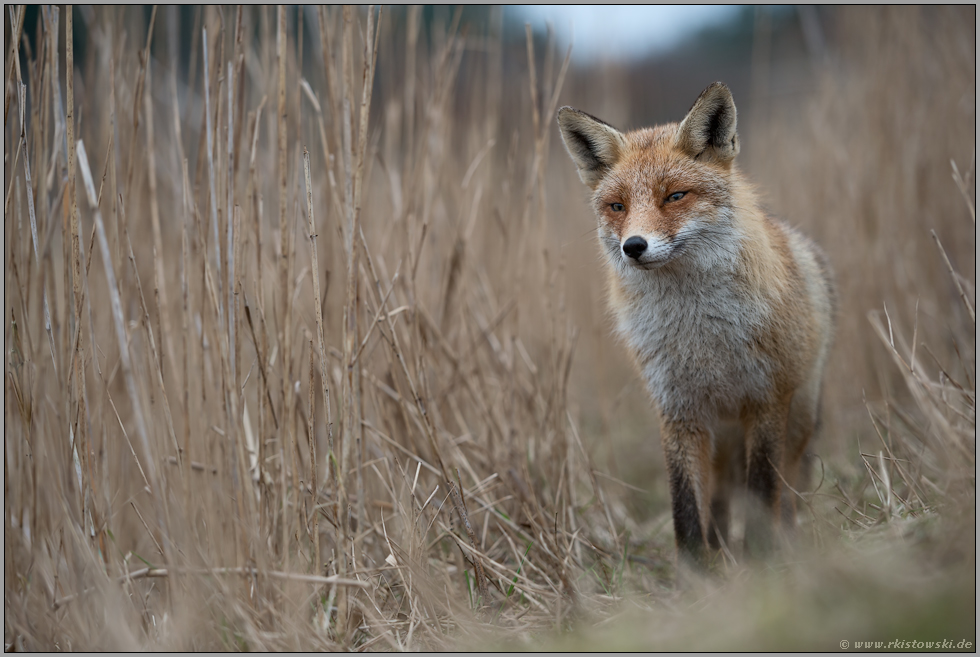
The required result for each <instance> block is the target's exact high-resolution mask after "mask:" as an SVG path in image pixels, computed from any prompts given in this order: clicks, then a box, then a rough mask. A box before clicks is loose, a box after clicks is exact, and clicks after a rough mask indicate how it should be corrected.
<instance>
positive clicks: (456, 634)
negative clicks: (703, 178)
mask: <svg viewBox="0 0 980 657" xmlns="http://www.w3.org/2000/svg"><path fill="white" fill-rule="evenodd" d="M32 11H33V10H32ZM866 11H868V12H871V13H870V14H869V15H857V16H853V17H848V16H845V17H844V18H845V20H844V23H843V24H845V25H847V24H849V22H848V20H847V19H848V18H850V19H853V20H851V22H852V23H854V24H856V25H858V26H860V25H864V26H866V28H867V30H868V32H867V33H866V32H861V33H859V34H848V33H846V32H843V33H842V34H841V35H840V37H839V43H838V42H834V44H835V46H834V47H835V48H837V49H836V50H834V51H833V52H834V53H839V57H840V59H839V60H837V61H836V62H834V63H833V64H832V65H836V66H839V67H840V70H838V71H831V74H828V75H826V76H825V77H823V78H822V79H821V80H820V83H819V84H818V85H816V87H815V89H814V90H813V91H812V92H811V93H808V94H807V95H806V96H805V97H803V98H802V99H797V100H796V102H795V104H794V103H792V102H791V103H789V104H786V105H782V104H778V103H776V102H775V101H774V102H773V110H772V111H773V114H774V120H773V121H772V122H771V126H770V129H769V130H767V131H760V130H754V131H753V132H754V133H755V134H756V135H757V139H758V141H757V142H756V143H757V144H758V146H756V147H754V148H758V149H759V150H758V153H772V152H778V153H780V156H779V157H778V158H768V159H767V158H763V157H757V156H756V154H755V153H754V152H752V151H748V149H747V154H746V155H747V158H746V161H747V163H748V166H749V168H750V173H752V174H753V175H754V177H755V179H756V180H757V181H758V182H759V183H760V185H761V186H762V187H764V189H766V190H767V191H768V192H769V198H770V200H771V202H772V204H773V206H774V207H775V208H776V209H777V210H779V211H780V212H782V213H784V214H786V215H787V216H790V217H792V218H794V221H796V222H798V223H800V224H801V225H802V226H804V228H805V230H806V231H807V232H809V233H811V234H814V235H815V236H816V237H817V238H818V240H819V241H820V242H821V243H822V244H824V246H825V247H826V248H827V250H828V251H829V252H830V254H831V258H832V259H833V260H834V263H835V265H836V268H837V270H838V277H839V279H840V281H841V283H842V291H843V297H842V298H843V303H842V307H841V332H840V338H839V344H838V348H837V352H836V356H835V357H836V358H837V360H836V364H835V365H834V366H833V367H834V368H835V369H832V371H831V374H830V376H829V380H828V385H827V392H828V395H827V401H826V403H825V414H826V416H827V418H828V423H827V424H828V427H829V428H828V429H827V430H825V432H824V436H823V437H822V438H821V440H822V441H824V444H825V446H826V445H829V446H831V447H829V448H828V447H824V448H821V447H820V446H819V445H818V446H817V450H818V452H822V453H824V455H825V459H824V461H825V464H824V467H823V470H822V475H823V476H822V479H818V480H817V481H815V487H817V483H819V487H817V490H816V492H812V491H802V492H801V493H802V496H803V501H804V502H805V503H806V508H807V512H808V513H807V514H806V518H805V519H804V524H803V525H802V526H801V529H800V537H801V538H800V540H798V546H797V548H796V549H794V550H792V551H789V552H787V553H786V554H785V555H780V557H778V558H777V560H776V561H775V562H773V563H772V564H770V565H769V566H768V568H766V569H760V568H748V567H746V566H745V565H744V564H742V563H741V559H740V555H739V554H738V552H737V550H736V551H735V553H734V554H732V555H729V558H728V559H727V560H726V563H727V565H726V566H724V567H723V568H722V570H723V572H724V576H723V577H716V578H714V579H710V580H708V581H705V582H703V583H701V584H699V585H698V587H697V588H696V589H695V590H693V591H681V592H678V591H674V590H673V587H672V580H673V562H672V550H673V548H672V537H671V534H670V531H671V528H670V524H669V510H668V509H669V507H668V505H667V500H666V485H665V483H664V480H663V479H662V478H658V477H659V476H660V473H662V465H660V456H659V446H658V444H657V443H658V441H657V440H656V433H655V430H653V429H651V428H650V427H651V425H652V422H651V416H650V411H649V410H648V409H647V407H646V404H647V402H646V399H645V396H644V394H643V392H642V390H641V389H640V387H639V386H638V385H637V384H636V383H635V381H634V380H633V378H634V377H633V376H632V373H631V370H630V369H629V365H628V364H627V363H626V362H625V360H624V358H623V356H622V354H621V349H619V346H618V345H616V344H615V343H614V342H612V340H611V339H610V338H609V331H608V326H607V324H606V323H605V318H604V315H603V312H602V311H601V308H602V307H603V306H602V304H603V300H602V282H601V280H600V279H601V276H600V273H599V269H598V259H597V257H596V250H595V244H594V242H593V238H592V233H591V221H592V220H591V217H589V215H588V209H587V207H586V205H585V203H584V202H583V199H584V196H585V194H584V192H583V191H582V190H581V189H580V187H579V186H578V182H577V180H576V177H575V175H574V172H573V171H572V168H571V165H570V164H569V163H568V162H566V161H565V159H564V156H563V155H562V154H561V151H560V144H557V143H556V140H557V133H556V131H555V126H554V124H553V117H554V111H555V109H556V107H557V106H558V105H559V100H560V99H561V100H562V102H564V96H563V89H564V85H565V82H566V81H568V80H569V79H570V78H574V76H576V75H578V73H577V72H576V71H575V70H574V69H570V68H569V63H568V60H567V58H566V53H564V52H559V51H558V50H557V49H556V47H555V46H554V44H553V43H552V42H551V41H550V40H548V39H546V40H545V43H542V39H541V38H540V37H538V38H537V39H535V37H534V35H533V34H531V33H530V31H528V33H527V35H526V40H525V43H523V44H520V47H519V48H518V49H517V51H516V52H515V51H514V48H513V44H510V43H509V42H507V41H506V40H505V39H504V23H503V19H502V16H501V14H500V12H499V11H497V12H491V13H490V19H489V20H488V21H487V22H486V23H477V24H467V23H466V22H465V21H463V19H462V14H461V13H460V12H459V11H457V10H449V9H440V10H437V11H435V12H434V18H433V20H432V21H430V22H427V21H425V20H423V18H425V16H426V14H423V13H422V11H421V10H419V9H418V8H409V9H399V8H395V9H393V10H392V11H390V12H389V11H388V9H385V10H384V11H381V12H379V11H378V10H377V9H374V10H371V11H365V10H363V9H361V10H355V9H349V8H326V9H324V8H321V9H315V10H311V9H304V10H302V11H297V10H296V9H295V8H288V9H283V8H272V7H245V8H239V9H235V8H227V7H225V8H211V7H204V8H199V9H195V10H193V11H191V12H183V11H182V12H178V11H177V10H175V9H174V8H169V7H168V8H163V7H161V8H155V9H153V10H147V12H141V11H140V10H136V9H132V8H123V7H120V8H110V7H106V8H97V9H95V10H92V9H88V8H76V9H72V8H65V9H63V10H60V11H59V9H58V8H42V9H40V10H39V12H38V13H39V14H40V16H39V18H38V21H37V23H36V25H34V26H33V27H32V28H31V29H33V31H34V33H33V35H32V38H25V39H20V38H18V37H17V35H19V34H21V32H22V30H23V29H24V28H23V25H24V23H25V16H26V15H27V11H26V10H25V8H23V7H20V8H12V9H11V12H10V16H9V22H10V25H9V26H8V27H7V28H6V29H7V30H8V32H7V34H8V35H10V36H11V37H12V38H8V40H7V43H8V44H12V45H11V46H10V48H9V49H8V51H7V52H6V53H5V73H6V74H7V75H8V82H10V83H9V84H8V85H7V87H6V91H5V141H4V144H5V149H4V153H5V188H6V190H7V194H6V196H5V244H6V248H5V249H4V258H5V274H6V275H5V302H4V325H5V368H6V385H5V401H6V403H5V406H4V424H5V490H4V520H5V524H4V536H5V544H4V545H5V549H4V565H5V585H4V595H5V617H4V628H5V631H4V640H5V647H9V648H12V649H17V650H23V649H116V650H124V649H175V650H189V649H232V650H245V649H248V650H256V649H259V650H263V649H264V650H272V649H277V650H286V649H291V650H301V649H302V650H311V649H339V648H348V649H374V650H399V649H454V648H459V647H467V646H483V647H485V646H487V645H488V643H487V642H492V644H491V645H495V646H501V647H520V646H531V647H554V646H556V645H561V643H557V644H556V643H553V642H554V641H556V640H557V641H559V642H560V641H563V640H564V641H569V640H571V641H575V642H576V643H574V644H573V645H575V646H577V647H592V648H596V649H600V648H613V647H658V646H662V647H671V646H672V647H685V646H687V647H697V646H708V647H715V648H719V649H724V648H738V647H749V646H759V647H786V646H792V647H825V646H824V644H823V643H821V642H822V641H827V645H828V646H835V645H837V642H838V641H839V640H840V639H843V638H849V636H850V635H847V634H846V633H847V632H851V633H856V632H859V631H865V632H867V633H868V634H869V635H871V636H873V637H877V636H878V635H887V633H888V632H889V631H892V630H909V631H912V630H910V629H909V628H913V629H914V630H915V631H919V632H922V633H925V632H927V631H946V632H950V631H955V632H961V633H963V632H966V631H967V630H968V629H969V627H970V626H969V623H970V622H973V619H972V614H970V615H969V616H970V618H969V620H967V619H966V616H965V615H964V614H963V613H962V608H964V607H968V605H966V604H965V601H966V600H968V599H969V597H970V591H971V590H972V589H970V588H969V586H968V585H967V584H966V583H965V582H966V580H965V577H964V576H965V575H966V574H969V575H970V581H972V580H973V579H974V577H975V557H974V554H975V541H974V539H973V535H974V532H975V522H974V521H973V520H972V515H973V514H974V513H975V435H974V433H975V399H976V397H975V384H974V382H975V341H973V342H971V341H970V339H969V338H970V336H972V335H973V334H974V333H975V319H974V318H973V315H972V312H973V311H972V308H973V304H974V299H975V293H974V291H973V283H974V281H975V268H972V267H973V265H972V263H973V260H974V258H975V223H971V219H970V217H971V216H972V208H973V204H974V203H975V191H974V189H975V186H974V182H973V178H972V170H973V165H972V164H971V162H972V160H971V159H970V158H971V157H972V151H970V150H969V148H967V147H966V146H964V144H963V143H962V140H963V139H965V138H966V137H965V136H969V135H973V132H972V126H973V118H970V117H972V116H975V108H974V107H968V108H967V110H966V116H967V118H969V119H970V120H969V122H968V123H967V122H965V120H964V119H963V118H962V117H961V116H960V114H957V112H961V113H962V112H963V111H964V110H962V108H961V107H960V106H958V105H956V104H955V103H952V104H951V103H950V102H948V101H949V99H950V98H952V99H954V100H956V102H960V101H961V99H962V98H963V97H964V94H965V93H966V92H964V91H963V90H964V89H966V90H967V91H969V90H970V89H973V90H974V91H973V92H972V93H973V95H972V96H970V95H969V94H967V96H966V97H969V98H973V97H975V84H974V86H972V87H971V86H970V83H971V81H972V76H973V75H974V70H975V69H974V68H973V66H974V65H973V61H972V59H970V60H969V61H967V60H965V59H964V56H965V50H964V48H965V49H966V50H969V48H968V45H969V44H970V43H972V44H975V33H974V32H973V31H972V28H971V27H970V26H972V25H973V23H972V22H970V23H969V24H968V23H967V22H966V21H963V20H960V19H961V18H962V16H960V15H959V14H957V13H956V12H957V11H963V10H952V9H951V10H947V11H948V12H950V13H948V14H942V13H937V14H928V16H929V17H930V18H929V20H930V21H934V22H935V24H933V23H928V21H927V23H928V24H926V25H923V21H921V20H918V18H919V17H918V16H917V15H909V14H904V13H902V11H901V10H893V11H892V12H890V13H885V14H877V13H874V12H873V11H872V10H866ZM923 11H925V10H923ZM32 15H33V14H32ZM882 16H884V17H885V19H886V20H882V19H881V17H882ZM934 16H938V18H935V17H934ZM73 24H74V29H73V28H72V27H71V26H72V25H73ZM930 30H931V31H930ZM868 34H870V35H871V36H872V37H873V38H872V39H870V40H869V43H870V45H868V46H860V45H856V44H860V43H862V42H863V41H865V40H867V36H868ZM80 35H84V37H81V36H80ZM76 38H78V39H79V44H80V46H81V44H83V47H79V49H78V51H77V52H78V54H79V56H78V58H77V59H76V58H75V55H76V50H75V43H74V41H75V39H76ZM964 44H966V45H964ZM865 48H867V49H865ZM882 53H884V54H882ZM66 71H70V72H71V73H72V74H71V75H69V76H67V77H66V76H65V73H66ZM835 72H837V73H842V74H840V75H835V74H833V73H835ZM610 79H611V80H615V79H617V78H615V77H613V78H610ZM925 84H928V85H931V86H929V90H930V91H931V93H930V94H922V93H921V86H922V85H925ZM601 91H602V90H601V89H597V90H596V93H597V94H599V93H601ZM737 101H738V99H737V98H736V102H737ZM576 102H577V101H576ZM580 104H581V103H580ZM782 107H786V108H787V109H786V110H785V111H784V110H782V109H780V108H782ZM583 108H584V109H589V108H588V107H585V106H584V105H583ZM597 111H598V110H597ZM780 112H782V113H780ZM970 112H974V114H972V115H971V114H970ZM740 118H741V117H740ZM750 121H751V118H750V117H747V118H746V125H749V124H750ZM829 135H839V139H837V140H835V139H829V138H828V136H829ZM896 135H900V136H902V137H903V139H897V138H896ZM970 143H972V138H971V141H970ZM964 149H965V150H964ZM842 153H843V154H842ZM559 158H561V159H559ZM950 158H952V159H954V160H955V161H956V162H957V164H958V166H959V169H958V172H959V173H958V174H957V175H959V180H958V183H959V184H960V185H961V187H962V189H963V192H962V193H961V192H960V190H959V189H958V188H957V184H958V183H957V182H954V181H953V179H952V177H951V175H950V174H951V170H950V169H949V168H948V164H947V161H948V160H949V159H950ZM903 163H904V164H903ZM912 183H915V186H912V187H911V188H910V185H911V184H912ZM964 196H965V197H966V198H964ZM967 208H969V210H968V209H967ZM886 219H887V220H888V221H889V222H891V223H889V224H887V225H885V223H884V222H885V220H886ZM930 228H934V229H935V230H936V235H937V237H938V238H939V239H938V241H939V242H941V244H942V246H943V247H944V249H945V253H946V254H947V256H948V258H949V264H950V267H947V265H946V263H947V261H946V260H945V259H944V257H943V255H942V251H940V250H939V249H938V248H937V246H936V242H934V241H933V240H932V238H931V237H930V235H929V233H928V230H929V229H930ZM141 238H142V239H141ZM967 238H968V239H967ZM950 268H952V269H953V270H954V271H955V272H956V273H953V274H951V273H950V271H949V270H950ZM902 277H904V278H902ZM906 281H915V285H916V287H915V288H911V289H912V290H914V292H913V291H910V287H909V286H907V285H906ZM914 297H917V298H919V308H918V314H916V310H915V307H914V305H913V304H912V299H913V298H914ZM893 298H896V299H897V300H896V301H895V302H894V304H893V303H892V299H893ZM882 301H887V302H888V305H887V308H888V311H889V314H888V315H887V316H885V315H884V312H882V313H881V315H880V316H877V317H876V318H875V319H874V322H875V323H874V324H869V323H868V320H867V312H868V311H869V310H876V309H877V308H879V307H880V303H881V302H882ZM968 308H969V309H968ZM926 317H928V318H929V321H931V322H932V325H929V321H927V320H926V319H925V318H926ZM940 325H941V326H942V327H944V326H948V327H949V328H950V330H949V331H944V330H941V328H937V326H940ZM880 338H885V342H884V343H882V342H881V341H880ZM865 354H868V355H865ZM932 355H934V356H935V360H933V359H932ZM927 358H928V360H927ZM897 384H901V385H902V386H904V388H899V387H898V385H897ZM858 386H860V388H863V389H866V391H867V393H866V394H865V395H864V396H863V397H862V396H861V390H860V389H858ZM876 386H879V387H876ZM894 400H897V402H898V403H893V402H894ZM865 401H867V404H866V403H865ZM855 409H857V410H859V411H861V413H862V415H861V416H860V417H858V414H857V411H856V410H855ZM869 411H870V416H869ZM815 475H816V477H817V478H819V477H821V473H819V472H815ZM624 480H625V481H624ZM899 598H901V599H902V604H901V605H896V604H895V600H896V599H899ZM840 600H844V601H848V600H853V601H854V602H853V603H850V604H849V603H846V602H837V601H840ZM950 600H952V601H953V604H952V605H951V606H945V605H948V604H949V603H948V602H943V601H950ZM828 601H830V602H828ZM736 602H737V604H735V603H736ZM961 603H963V604H961ZM732 607H735V608H734V609H732ZM788 609H797V610H798V611H799V613H798V614H789V613H788V611H787V610H788ZM869 609H872V610H877V611H874V612H872V611H869ZM909 618H916V619H918V621H919V624H918V625H915V624H910V623H909V622H908V619H909ZM705 623H707V624H708V625H709V626H711V627H714V628H717V631H716V632H715V633H714V634H713V635H712V636H711V637H710V639H709V638H706V637H705V636H704V632H703V629H701V628H703V627H704V625H705ZM972 627H973V634H974V635H975V624H974V625H973V626H972ZM916 628H918V629H916ZM937 628H938V629H937ZM502 630H503V631H502ZM569 631H571V633H572V634H571V636H572V637H573V638H572V639H568V638H560V637H559V638H558V639H556V638H555V637H556V633H557V634H558V635H560V634H563V633H566V632H569ZM828 632H831V633H832V632H837V633H845V634H842V635H841V636H839V637H838V636H837V634H833V636H830V634H828ZM857 636H858V635H855V636H854V637H853V638H857ZM965 636H966V635H964V637H965ZM964 637H959V636H957V639H959V638H964ZM895 638H899V637H895ZM912 638H915V637H912ZM974 638H975V637H974Z"/></svg>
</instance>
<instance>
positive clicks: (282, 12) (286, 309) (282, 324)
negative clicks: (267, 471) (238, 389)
mask: <svg viewBox="0 0 980 657" xmlns="http://www.w3.org/2000/svg"><path fill="white" fill-rule="evenodd" d="M277 25H278V30H277V32H276V58H277V61H278V63H279V75H278V80H279V104H278V108H279V109H278V113H277V114H276V119H277V122H278V141H277V143H278V149H279V169H278V171H279V249H280V252H279V304H278V305H279V308H280V313H279V330H280V333H279V335H280V336H281V337H280V339H279V357H280V358H281V359H282V366H281V372H282V400H281V406H280V408H281V411H280V417H281V418H282V423H281V424H280V427H279V459H280V461H279V467H280V489H281V493H280V494H281V500H280V503H281V508H282V517H281V518H280V519H279V520H280V522H281V523H282V558H283V564H285V566H288V564H289V539H288V525H287V521H286V517H287V511H286V505H287V503H288V498H287V495H286V460H285V458H286V450H287V449H289V447H287V445H292V443H293V441H292V440H287V438H289V437H291V435H292V432H291V431H290V427H291V426H292V420H293V412H292V383H291V382H292V376H291V363H292V355H291V354H292V350H291V347H292V323H291V305H292V304H291V300H292V295H291V294H290V287H289V264H290V263H289V254H290V251H289V237H290V231H289V222H288V220H287V218H286V207H287V203H288V194H287V181H286V174H287V169H286V148H287V145H286V46H287V41H286V8H285V6H283V5H279V6H278V23H277ZM285 566H284V567H285Z"/></svg>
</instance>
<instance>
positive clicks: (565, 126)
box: [558, 107, 626, 189]
mask: <svg viewBox="0 0 980 657" xmlns="http://www.w3.org/2000/svg"><path fill="white" fill-rule="evenodd" d="M558 127H559V128H561V138H562V140H563V141H564V142H565V150H567V151H568V154H569V155H570V156H571V157H572V161H573V162H575V166H576V167H578V176H579V178H581V179H582V182H584V183H585V184H586V185H588V186H589V187H590V188H591V189H595V188H596V186H598V184H599V180H601V179H602V176H603V175H605V173H606V172H607V171H608V170H609V169H610V168H611V167H612V166H613V165H614V164H616V162H617V160H619V158H620V156H621V155H622V153H623V149H624V147H625V145H626V140H625V138H624V137H623V135H622V133H620V132H619V131H618V130H616V128H614V127H612V126H611V125H609V124H608V123H605V122H603V121H600V120H599V119H597V118H595V117H594V116H592V115H590V114H586V113H585V112H580V111H579V110H577V109H574V108H571V107H562V108H561V109H560V110H558Z"/></svg>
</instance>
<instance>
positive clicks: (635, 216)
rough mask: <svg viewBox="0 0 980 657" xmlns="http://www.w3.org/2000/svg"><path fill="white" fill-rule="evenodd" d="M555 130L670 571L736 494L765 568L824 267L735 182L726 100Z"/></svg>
mask: <svg viewBox="0 0 980 657" xmlns="http://www.w3.org/2000/svg"><path fill="white" fill-rule="evenodd" d="M558 125H559V127H560V128H561V135H562V139H563V140H564V142H565V148H566V149H567V150H568V154H569V155H570V156H571V158H572V160H573V161H574V163H575V165H576V166H577V167H578V173H579V177H580V178H581V179H582V182H584V183H585V184H586V185H587V186H588V187H589V188H590V189H591V190H592V192H593V193H592V207H593V209H594V210H595V213H596V216H597V218H598V224H599V225H598V229H599V231H598V233H599V243H600V245H601V249H602V253H603V255H604V256H605V261H606V264H607V265H608V267H607V269H608V272H609V295H610V305H611V308H612V313H613V315H614V318H615V321H616V325H617V329H618V332H619V334H620V336H621V337H622V338H623V339H624V341H625V342H626V343H627V345H628V346H629V349H630V352H631V354H632V356H633V359H634V361H635V363H636V365H637V367H638V368H639V370H640V373H641V374H642V377H643V379H644V381H645V382H646V386H647V389H648V391H649V393H650V395H651V397H652V398H653V401H654V404H655V406H656V409H657V411H658V413H659V416H660V434H661V438H662V442H663V448H664V456H665V459H666V465H667V474H668V477H669V481H670V496H671V506H672V514H673V520H674V535H675V540H676V544H677V550H678V555H679V559H680V560H681V562H682V563H688V564H691V565H693V566H695V567H696V568H704V567H705V566H707V565H708V560H709V554H710V553H709V550H708V546H709V545H710V546H711V547H714V548H717V547H718V546H719V545H721V544H722V542H724V541H726V540H727V531H728V515H729V501H730V498H731V496H732V494H733V493H734V492H735V488H736V485H737V484H738V482H740V481H744V482H745V485H746V487H747V489H748V493H749V494H748V496H747V498H748V505H747V506H748V508H747V517H746V527H745V542H746V546H745V547H746V551H747V553H748V554H750V555H756V556H761V555H764V554H765V553H766V552H768V551H769V550H770V549H771V547H772V546H773V542H774V526H775V524H776V522H777V521H779V519H780V517H782V519H783V521H784V522H785V523H787V524H790V525H791V524H792V523H793V522H794V521H795V499H794V498H795V496H794V495H793V494H792V493H790V492H788V491H783V490H781V489H782V488H783V486H784V485H788V486H794V487H795V486H796V485H797V482H798V479H799V477H800V476H801V472H800V463H801V459H802V457H803V454H804V450H805V448H806V446H807V442H808V441H809V440H810V436H811V435H812V434H813V432H814V429H815V427H816V424H817V418H818V407H819V401H820V383H821V378H822V376H823V370H824V365H825V363H826V361H827V355H828V352H829V350H830V345H831V340H832V335H833V332H834V315H835V305H836V300H835V298H836V293H835V289H834V284H833V280H832V274H831V271H830V267H829V265H828V262H827V259H826V257H825V256H824V254H823V253H822V252H821V251H820V249H819V248H818V247H817V246H816V245H815V244H813V243H812V242H811V241H809V240H808V239H807V238H806V237H804V236H803V235H802V234H800V233H799V232H797V231H796V230H794V229H793V228H790V227H789V226H787V225H785V224H783V223H781V222H779V221H777V220H775V219H773V218H771V217H769V216H767V215H766V214H765V213H764V212H763V210H762V209H761V208H760V205H759V201H758V200H757V198H756V195H755V192H754V191H753V189H752V187H751V186H750V185H749V184H748V183H747V182H746V181H745V179H744V178H743V177H742V174H741V173H740V172H739V170H738V168H737V167H736V166H735V164H734V159H735V156H736V155H737V154H738V152H739V140H738V134H737V133H736V111H735V103H734V101H733V100H732V95H731V92H730V91H729V90H728V87H726V86H725V85H724V84H721V83H719V82H716V83H714V84H712V85H711V86H709V87H708V88H707V89H705V90H704V91H703V92H702V93H701V95H700V96H699V97H698V99H697V101H696V102H695V103H694V105H693V107H692V108H691V110H690V111H689V112H688V114H687V116H686V117H685V118H684V120H683V121H681V122H680V123H679V124H678V123H668V124H665V125H660V126H657V127H654V128H645V129H641V130H636V131H633V132H627V133H622V132H619V131H618V130H616V129H615V128H613V127H612V126H610V125H608V124H607V123H604V122H603V121H600V120H599V119H597V118H595V117H593V116H590V115H589V114H586V113H584V112H580V111H579V110H576V109H573V108H571V107H563V108H561V109H560V110H559V112H558ZM732 421H734V422H736V423H738V424H741V427H742V429H743V431H742V432H740V433H737V435H738V436H739V439H740V440H739V441H738V442H737V443H736V444H735V445H732V444H730V440H729V439H726V438H724V436H726V435H730V434H731V433H732V432H730V431H729V432H726V431H724V428H725V426H726V425H725V423H730V422H732ZM733 458H741V459H744V466H743V467H736V468H732V467H729V463H730V462H731V461H732V459H733ZM784 482H785V483H784ZM781 496H782V501H781V500H780V498H781Z"/></svg>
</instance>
